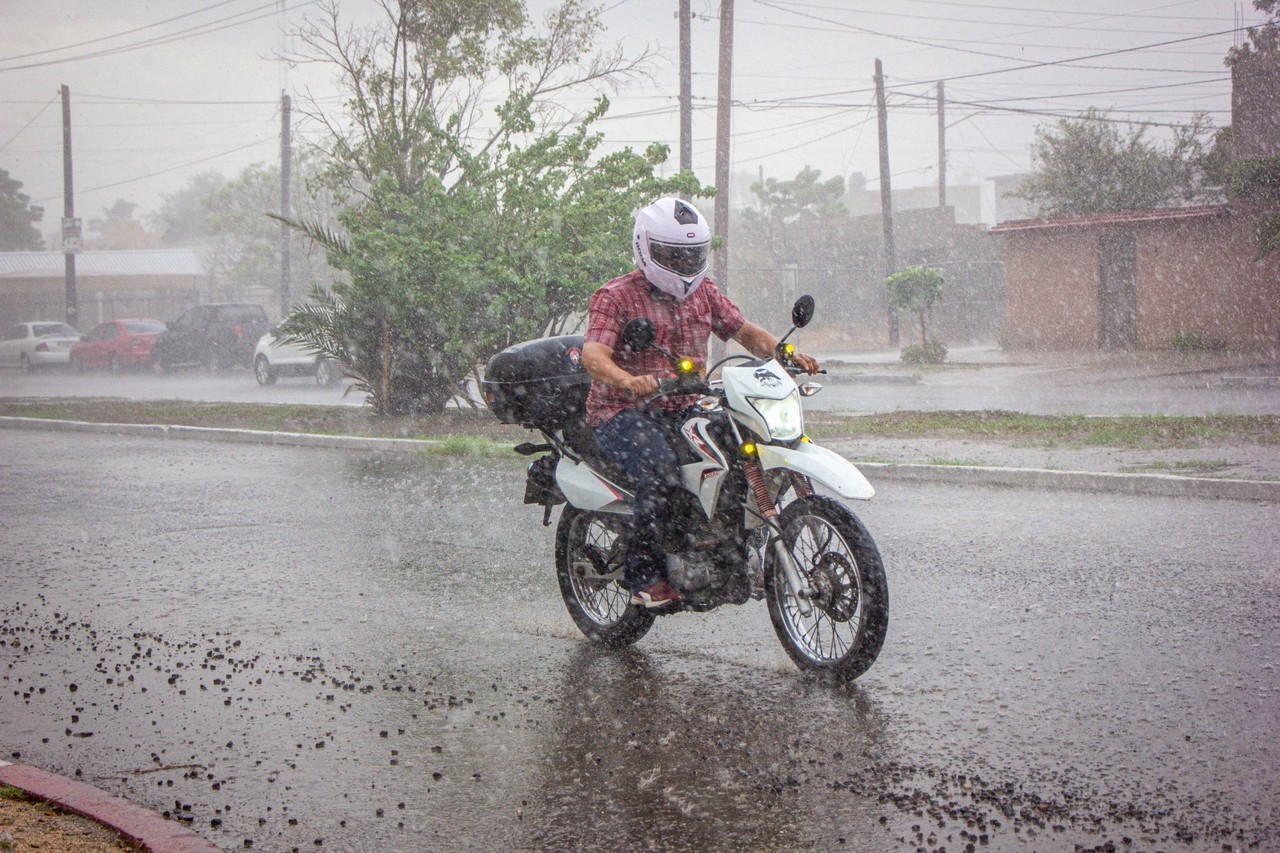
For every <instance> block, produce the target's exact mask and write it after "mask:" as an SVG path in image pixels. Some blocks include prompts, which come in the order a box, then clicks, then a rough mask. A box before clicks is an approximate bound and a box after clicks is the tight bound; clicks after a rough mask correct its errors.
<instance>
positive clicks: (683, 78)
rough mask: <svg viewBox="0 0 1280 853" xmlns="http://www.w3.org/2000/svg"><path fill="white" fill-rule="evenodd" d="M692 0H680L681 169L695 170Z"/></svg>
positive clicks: (685, 170)
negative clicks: (691, 30)
mask: <svg viewBox="0 0 1280 853" xmlns="http://www.w3.org/2000/svg"><path fill="white" fill-rule="evenodd" d="M689 3H690V0H680V171H682V172H691V171H693V60H692V59H691V51H692V49H693V48H692V41H693V36H692V34H691V33H690V32H689V29H690V24H689V17H690V11H689Z"/></svg>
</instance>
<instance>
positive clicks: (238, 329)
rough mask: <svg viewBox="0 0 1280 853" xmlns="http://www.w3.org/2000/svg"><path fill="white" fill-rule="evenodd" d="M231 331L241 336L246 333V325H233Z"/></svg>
mask: <svg viewBox="0 0 1280 853" xmlns="http://www.w3.org/2000/svg"><path fill="white" fill-rule="evenodd" d="M231 333H232V334H233V335H235V336H236V337H237V338H238V337H241V336H242V335H244V326H240V325H237V326H233V327H232V329H231Z"/></svg>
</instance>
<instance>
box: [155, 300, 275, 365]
mask: <svg viewBox="0 0 1280 853" xmlns="http://www.w3.org/2000/svg"><path fill="white" fill-rule="evenodd" d="M165 326H166V327H167V328H166V330H165V331H164V332H162V333H161V334H160V336H159V337H158V338H156V341H155V344H154V345H153V346H152V347H151V368H152V369H153V370H154V371H155V372H156V373H167V372H168V371H169V370H171V369H172V368H175V367H188V366H192V365H200V366H203V367H205V368H207V369H208V370H210V371H218V370H222V369H224V368H227V367H235V366H243V367H249V366H250V365H251V364H252V363H253V348H254V346H255V345H256V344H257V343H258V338H260V337H262V336H263V335H264V334H265V333H266V331H267V329H269V328H270V327H271V323H270V321H269V320H267V312H266V311H264V310H263V308H262V306H261V305H257V304H254V303H251V302H211V303H209V304H208V305H196V306H194V307H192V308H189V309H187V311H186V312H184V313H183V315H182V316H181V317H179V318H178V319H176V320H171V321H169V322H168V323H165Z"/></svg>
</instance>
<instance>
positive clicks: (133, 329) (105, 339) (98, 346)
mask: <svg viewBox="0 0 1280 853" xmlns="http://www.w3.org/2000/svg"><path fill="white" fill-rule="evenodd" d="M163 331H164V323H163V322H162V321H160V320H109V321H108V322H106V323H99V324H98V325H96V326H94V327H93V331H91V332H89V334H87V335H85V336H84V337H82V338H81V339H80V342H79V343H77V344H72V346H71V369H72V370H74V371H77V372H79V371H81V370H91V369H93V368H104V367H105V368H107V369H108V370H110V371H111V372H112V373H119V372H120V371H121V370H123V369H124V368H126V367H139V366H141V367H145V366H147V365H150V364H151V345H152V344H153V343H155V339H156V336H157V335H159V334H160V333H161V332H163Z"/></svg>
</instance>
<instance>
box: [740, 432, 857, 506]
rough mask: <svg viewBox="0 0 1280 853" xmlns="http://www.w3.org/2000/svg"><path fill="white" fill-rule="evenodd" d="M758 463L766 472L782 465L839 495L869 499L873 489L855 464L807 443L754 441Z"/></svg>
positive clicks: (823, 448)
mask: <svg viewBox="0 0 1280 853" xmlns="http://www.w3.org/2000/svg"><path fill="white" fill-rule="evenodd" d="M756 452H757V453H758V454H759V458H760V465H761V467H763V468H764V469H765V470H766V471H770V470H773V469H775V468H781V469H783V470H786V471H795V472H796V473H797V474H803V475H804V476H806V477H808V478H810V479H811V480H816V481H817V482H819V483H821V484H823V485H824V486H826V487H828V488H829V489H831V490H832V491H833V492H835V493H836V494H837V495H839V496H840V497H842V498H850V499H852V500H860V501H865V500H870V499H871V498H872V496H874V495H875V493H876V490H875V489H874V488H872V486H871V483H869V482H868V481H867V478H866V477H864V476H862V472H861V471H859V470H858V468H857V466H856V465H854V464H853V463H852V462H850V461H849V460H848V459H845V458H844V457H843V456H841V455H840V454H839V453H836V452H835V451H832V450H827V449H826V448H825V447H819V446H818V445H816V444H810V443H809V442H801V443H800V444H797V445H796V446H795V447H778V446H777V445H773V444H757V445H756Z"/></svg>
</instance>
